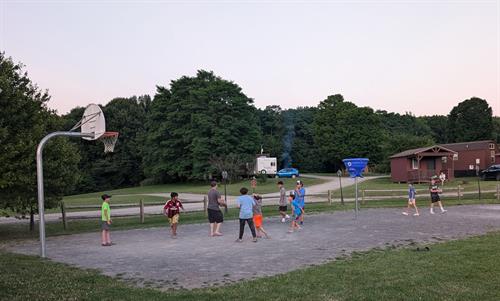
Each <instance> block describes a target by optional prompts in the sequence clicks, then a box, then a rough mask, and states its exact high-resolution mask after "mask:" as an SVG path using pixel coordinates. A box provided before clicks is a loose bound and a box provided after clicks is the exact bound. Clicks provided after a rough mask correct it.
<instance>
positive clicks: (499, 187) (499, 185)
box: [497, 183, 500, 201]
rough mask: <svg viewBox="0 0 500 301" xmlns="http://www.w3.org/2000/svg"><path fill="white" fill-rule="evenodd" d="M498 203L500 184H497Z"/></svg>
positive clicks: (499, 199)
mask: <svg viewBox="0 0 500 301" xmlns="http://www.w3.org/2000/svg"><path fill="white" fill-rule="evenodd" d="M497 201H500V184H498V183H497Z"/></svg>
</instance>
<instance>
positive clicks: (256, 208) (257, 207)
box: [253, 199, 262, 215]
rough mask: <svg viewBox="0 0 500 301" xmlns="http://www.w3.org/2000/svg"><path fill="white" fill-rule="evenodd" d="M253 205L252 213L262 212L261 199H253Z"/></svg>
mask: <svg viewBox="0 0 500 301" xmlns="http://www.w3.org/2000/svg"><path fill="white" fill-rule="evenodd" d="M253 201H254V203H255V205H253V214H254V215H256V214H262V199H253Z"/></svg>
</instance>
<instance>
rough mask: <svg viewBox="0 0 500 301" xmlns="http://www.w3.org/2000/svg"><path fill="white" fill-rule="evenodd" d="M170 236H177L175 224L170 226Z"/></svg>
mask: <svg viewBox="0 0 500 301" xmlns="http://www.w3.org/2000/svg"><path fill="white" fill-rule="evenodd" d="M172 235H173V236H177V223H175V224H172Z"/></svg>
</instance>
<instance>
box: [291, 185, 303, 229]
mask: <svg viewBox="0 0 500 301" xmlns="http://www.w3.org/2000/svg"><path fill="white" fill-rule="evenodd" d="M305 196H306V189H305V188H304V183H303V182H302V181H300V180H299V181H297V185H296V186H295V198H294V199H295V200H297V205H298V206H299V207H300V209H301V210H302V214H301V215H300V221H299V222H300V224H301V225H303V224H304V207H305V205H306V204H305Z"/></svg>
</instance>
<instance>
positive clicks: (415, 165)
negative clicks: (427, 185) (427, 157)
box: [411, 158, 418, 169]
mask: <svg viewBox="0 0 500 301" xmlns="http://www.w3.org/2000/svg"><path fill="white" fill-rule="evenodd" d="M411 168H412V169H418V160H417V159H415V158H413V159H411Z"/></svg>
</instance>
